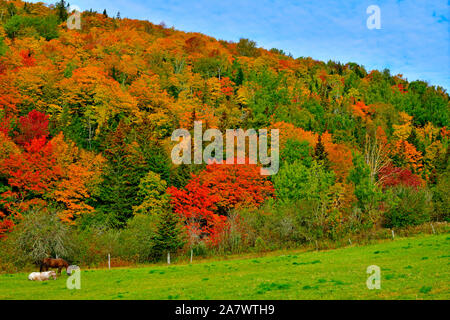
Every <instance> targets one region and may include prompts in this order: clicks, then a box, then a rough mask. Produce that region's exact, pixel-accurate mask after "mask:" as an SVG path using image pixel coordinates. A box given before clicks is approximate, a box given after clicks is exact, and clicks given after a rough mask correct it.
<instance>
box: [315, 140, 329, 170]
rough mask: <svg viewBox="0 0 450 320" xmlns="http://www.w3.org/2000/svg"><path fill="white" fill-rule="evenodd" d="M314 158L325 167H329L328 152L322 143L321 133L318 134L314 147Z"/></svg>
mask: <svg viewBox="0 0 450 320" xmlns="http://www.w3.org/2000/svg"><path fill="white" fill-rule="evenodd" d="M314 159H315V160H316V161H317V162H318V163H320V164H321V165H322V166H323V167H324V168H325V169H327V170H328V169H329V167H330V166H329V161H328V153H327V152H326V151H325V146H324V145H323V143H322V135H319V138H318V139H317V143H316V146H315V148H314Z"/></svg>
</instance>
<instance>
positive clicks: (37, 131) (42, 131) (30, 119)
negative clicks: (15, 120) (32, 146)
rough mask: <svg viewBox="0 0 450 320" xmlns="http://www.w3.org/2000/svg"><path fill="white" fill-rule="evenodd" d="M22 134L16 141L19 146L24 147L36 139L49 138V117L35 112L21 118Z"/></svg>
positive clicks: (20, 127)
mask: <svg viewBox="0 0 450 320" xmlns="http://www.w3.org/2000/svg"><path fill="white" fill-rule="evenodd" d="M19 129H20V134H19V135H18V136H17V137H16V139H15V141H16V143H17V144H19V145H24V144H25V143H28V142H30V141H32V140H33V139H35V138H41V137H45V138H46V137H47V136H48V134H49V132H48V115H46V114H45V113H42V112H39V111H36V110H33V111H31V112H30V113H28V114H27V115H26V116H24V117H20V118H19Z"/></svg>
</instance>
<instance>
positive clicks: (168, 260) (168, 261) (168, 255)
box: [167, 251, 170, 264]
mask: <svg viewBox="0 0 450 320" xmlns="http://www.w3.org/2000/svg"><path fill="white" fill-rule="evenodd" d="M167 264H170V252H169V251H167Z"/></svg>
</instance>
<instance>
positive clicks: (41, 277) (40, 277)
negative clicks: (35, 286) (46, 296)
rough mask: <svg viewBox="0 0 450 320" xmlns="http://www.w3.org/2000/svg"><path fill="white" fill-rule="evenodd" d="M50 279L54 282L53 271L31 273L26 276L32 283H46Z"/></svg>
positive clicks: (54, 273) (54, 275)
mask: <svg viewBox="0 0 450 320" xmlns="http://www.w3.org/2000/svg"><path fill="white" fill-rule="evenodd" d="M50 277H52V278H53V280H56V272H55V271H46V272H32V273H30V275H29V276H28V280H33V281H46V280H49V279H50Z"/></svg>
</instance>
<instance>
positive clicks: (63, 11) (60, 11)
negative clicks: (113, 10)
mask: <svg viewBox="0 0 450 320" xmlns="http://www.w3.org/2000/svg"><path fill="white" fill-rule="evenodd" d="M68 8H69V4H66V1H64V0H60V1H59V2H57V3H56V4H55V9H56V15H57V16H58V19H59V21H61V22H62V21H66V20H67V18H68V17H69V14H68V13H67V10H68Z"/></svg>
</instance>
